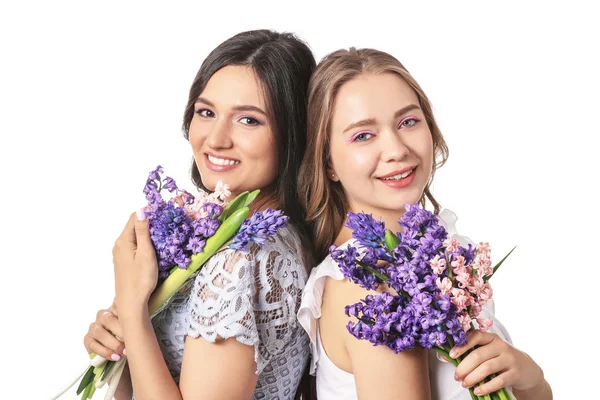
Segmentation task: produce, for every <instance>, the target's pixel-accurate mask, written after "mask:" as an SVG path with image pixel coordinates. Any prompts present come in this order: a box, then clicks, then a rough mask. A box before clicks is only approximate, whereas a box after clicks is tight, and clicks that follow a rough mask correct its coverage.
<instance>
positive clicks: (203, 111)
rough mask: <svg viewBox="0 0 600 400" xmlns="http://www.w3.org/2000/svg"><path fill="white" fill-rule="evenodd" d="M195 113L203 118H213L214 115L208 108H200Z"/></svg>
mask: <svg viewBox="0 0 600 400" xmlns="http://www.w3.org/2000/svg"><path fill="white" fill-rule="evenodd" d="M196 114H198V115H200V116H201V117H204V118H214V116H215V113H214V112H212V111H210V110H209V109H208V108H201V109H199V110H198V111H196Z"/></svg>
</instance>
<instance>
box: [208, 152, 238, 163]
mask: <svg viewBox="0 0 600 400" xmlns="http://www.w3.org/2000/svg"><path fill="white" fill-rule="evenodd" d="M208 160H209V161H210V162H211V163H213V164H216V165H235V164H239V163H240V162H239V161H235V160H226V159H224V158H217V157H214V156H211V155H210V154H209V155H208Z"/></svg>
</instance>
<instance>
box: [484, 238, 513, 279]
mask: <svg viewBox="0 0 600 400" xmlns="http://www.w3.org/2000/svg"><path fill="white" fill-rule="evenodd" d="M516 248H517V246H515V247H513V248H512V250H511V251H509V252H508V254H507V255H505V256H504V258H503V259H502V260H500V262H499V263H498V264H496V266H495V267H494V268H493V271H492V274H491V275H489V276H486V277H484V278H483V281H484V282H487V281H488V280H489V279H490V278H491V277H492V276H494V274H495V273H496V271H497V270H498V268H500V266H501V265H502V263H503V262H504V261H505V260H506V259H507V258H508V256H510V254H511V253H512V252H513V251H515V249H516Z"/></svg>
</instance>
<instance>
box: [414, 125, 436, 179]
mask: <svg viewBox="0 0 600 400" xmlns="http://www.w3.org/2000/svg"><path fill="white" fill-rule="evenodd" d="M417 149H418V150H417V151H418V156H419V158H420V160H421V163H422V165H423V167H424V169H425V171H426V172H427V174H428V175H430V174H431V170H432V169H433V138H432V137H431V133H429V132H427V133H426V134H424V135H423V137H422V138H421V140H420V141H419V142H418V143H417Z"/></svg>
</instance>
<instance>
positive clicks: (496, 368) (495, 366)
mask: <svg viewBox="0 0 600 400" xmlns="http://www.w3.org/2000/svg"><path fill="white" fill-rule="evenodd" d="M461 364H462V363H461ZM503 370H504V366H503V365H502V362H501V360H500V357H494V358H490V359H489V360H486V361H484V362H482V363H481V364H479V365H478V366H477V368H475V369H474V370H473V371H471V372H470V373H469V374H468V375H467V376H465V377H464V379H463V387H466V388H469V387H472V386H475V385H476V384H478V383H479V382H482V381H483V380H484V379H485V378H487V377H488V376H490V375H491V374H495V373H497V372H503Z"/></svg>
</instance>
